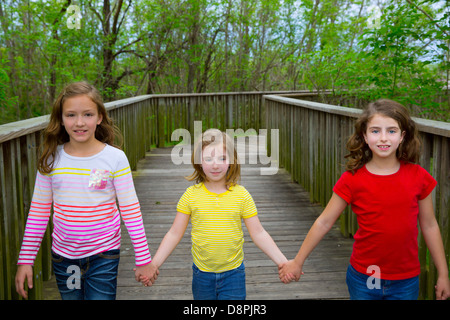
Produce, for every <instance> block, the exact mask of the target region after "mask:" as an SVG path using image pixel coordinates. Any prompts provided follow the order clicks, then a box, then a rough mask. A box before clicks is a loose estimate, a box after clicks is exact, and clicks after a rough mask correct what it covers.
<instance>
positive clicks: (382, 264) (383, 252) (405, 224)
mask: <svg viewBox="0 0 450 320" xmlns="http://www.w3.org/2000/svg"><path fill="white" fill-rule="evenodd" d="M436 184H437V182H436V180H435V179H434V178H433V177H432V176H431V175H430V174H429V173H428V172H427V171H426V170H425V169H423V168H422V167H421V166H419V165H416V164H405V163H402V164H401V166H400V169H399V170H398V171H397V172H396V173H394V174H391V175H386V176H380V175H376V174H373V173H370V172H369V171H368V170H367V169H366V167H365V166H364V167H362V168H361V169H359V170H357V171H356V173H355V174H354V175H353V174H352V173H351V172H349V171H347V172H344V173H343V174H342V176H341V177H340V178H339V180H338V181H337V182H336V185H335V186H334V188H333V191H334V192H335V193H336V194H337V195H338V196H340V197H341V198H342V199H344V200H345V201H346V202H347V203H348V204H351V206H352V210H353V212H354V213H355V214H356V218H357V221H358V225H359V228H358V231H357V232H356V234H355V235H354V239H355V242H354V244H353V252H352V256H351V258H350V264H351V265H352V266H353V267H354V268H355V269H356V270H357V271H358V272H361V273H364V274H368V275H371V276H376V275H375V274H372V273H373V271H370V270H367V268H368V267H369V266H371V265H376V266H378V267H379V270H380V275H379V276H380V278H381V279H386V280H400V279H408V278H412V277H415V276H417V275H419V274H420V263H419V257H418V244H417V236H418V228H417V218H418V213H419V206H418V200H422V199H424V198H426V197H427V196H428V195H429V194H430V193H431V191H432V190H433V189H434V187H435V186H436Z"/></svg>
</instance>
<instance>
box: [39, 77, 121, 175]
mask: <svg viewBox="0 0 450 320" xmlns="http://www.w3.org/2000/svg"><path fill="white" fill-rule="evenodd" d="M79 95H86V96H88V97H89V98H90V99H91V100H92V101H93V102H94V103H95V104H96V105H97V110H98V113H99V114H100V115H101V116H102V122H101V123H100V124H99V125H98V126H97V129H96V131H95V138H96V139H97V140H99V141H101V142H104V143H107V144H109V145H111V146H114V147H116V148H120V147H121V145H122V141H123V138H122V134H121V133H120V131H119V129H118V128H117V127H116V126H115V125H114V123H113V121H112V119H111V118H110V117H109V116H108V113H107V112H106V108H105V106H104V104H103V99H102V97H101V95H100V93H99V92H98V90H97V89H96V88H95V87H94V86H92V85H91V84H89V83H88V82H86V81H80V82H74V83H71V84H69V85H67V86H66V87H65V88H64V89H63V90H62V92H61V93H60V94H59V96H58V98H56V100H55V102H54V103H53V108H52V113H51V115H50V121H49V123H48V125H47V127H46V128H45V129H44V132H43V143H42V152H41V156H40V158H39V162H38V170H39V172H40V173H42V174H48V173H50V172H51V171H52V169H53V164H54V162H55V154H56V149H57V147H58V145H61V144H63V143H66V142H68V141H69V140H70V137H69V134H68V133H67V131H66V129H65V128H64V126H62V122H63V119H62V111H63V105H64V102H65V101H66V99H68V98H72V97H75V96H79Z"/></svg>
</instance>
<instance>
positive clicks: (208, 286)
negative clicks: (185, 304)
mask: <svg viewBox="0 0 450 320" xmlns="http://www.w3.org/2000/svg"><path fill="white" fill-rule="evenodd" d="M192 270H193V277H192V294H193V295H194V300H245V297H246V290H245V266H244V263H242V264H241V265H240V266H239V267H237V268H236V269H232V270H229V271H225V272H220V273H215V272H204V271H201V270H199V269H198V268H197V266H196V265H195V264H193V265H192Z"/></svg>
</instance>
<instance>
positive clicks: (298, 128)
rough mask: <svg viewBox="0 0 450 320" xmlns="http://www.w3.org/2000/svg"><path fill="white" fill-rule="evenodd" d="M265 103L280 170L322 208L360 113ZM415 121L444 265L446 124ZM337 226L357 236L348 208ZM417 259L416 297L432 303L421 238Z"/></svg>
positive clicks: (449, 249)
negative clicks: (275, 138) (428, 175)
mask: <svg viewBox="0 0 450 320" xmlns="http://www.w3.org/2000/svg"><path fill="white" fill-rule="evenodd" d="M264 99H265V112H266V126H267V131H268V132H270V129H273V128H276V129H279V133H278V134H279V140H280V141H279V158H280V166H282V167H284V168H285V169H286V170H287V171H289V172H290V173H291V176H292V179H293V180H294V181H296V182H298V183H299V184H301V185H302V186H303V187H304V188H305V189H306V190H307V191H308V192H309V194H310V200H311V202H318V203H320V204H321V205H322V206H325V205H326V204H327V202H328V200H329V199H330V197H331V194H332V188H333V186H334V184H335V183H336V181H337V180H338V178H339V177H340V175H341V174H342V173H343V172H344V165H345V161H346V160H345V158H344V156H345V154H347V151H346V146H345V145H346V142H347V140H348V138H349V137H350V135H351V134H352V133H353V130H354V120H355V118H357V117H358V116H359V115H360V113H361V110H360V109H353V108H345V107H338V106H333V105H327V104H322V103H316V102H312V101H304V100H297V99H292V98H288V97H281V96H275V95H269V96H265V97H264ZM414 120H415V122H416V123H417V124H418V127H419V132H420V135H421V138H422V142H423V151H422V156H421V159H420V164H421V165H422V166H423V167H424V168H425V169H427V170H428V172H430V173H431V174H432V175H433V177H434V178H435V179H436V180H437V181H438V185H437V187H436V188H435V190H434V191H433V194H432V195H433V204H434V209H435V214H436V218H437V221H438V223H439V226H440V229H441V233H442V238H443V242H444V247H445V253H446V257H447V263H449V262H450V260H449V253H450V244H449V231H450V226H449V216H450V214H449V211H450V205H449V199H450V160H449V159H450V150H449V146H450V123H445V122H439V121H431V120H424V119H417V118H414ZM267 140H268V141H269V142H270V139H267ZM267 149H268V150H271V148H270V147H268V148H267ZM340 223H341V232H342V234H343V235H345V236H351V235H353V234H354V233H355V232H356V230H357V228H358V224H357V222H356V216H355V215H354V214H353V213H352V212H351V209H350V207H347V209H346V210H345V212H344V213H343V214H342V215H341V217H340ZM419 259H420V263H421V268H422V272H421V276H420V283H421V287H420V298H422V299H427V298H430V299H431V298H433V297H434V285H435V284H436V276H437V274H436V268H435V267H434V265H433V261H432V259H431V258H429V256H428V251H427V248H426V245H425V242H424V239H423V237H422V235H420V240H419Z"/></svg>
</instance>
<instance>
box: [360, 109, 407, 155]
mask: <svg viewBox="0 0 450 320" xmlns="http://www.w3.org/2000/svg"><path fill="white" fill-rule="evenodd" d="M404 135H405V132H404V131H401V130H400V127H399V125H398V123H397V121H395V120H394V119H392V118H390V117H386V116H383V115H380V114H376V115H374V116H373V117H372V119H370V121H369V122H368V123H367V130H366V132H365V134H364V139H365V141H366V143H367V145H368V146H369V148H370V150H372V153H373V157H374V158H387V157H396V151H397V149H398V147H399V145H400V143H401V142H402V141H403V137H404Z"/></svg>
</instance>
